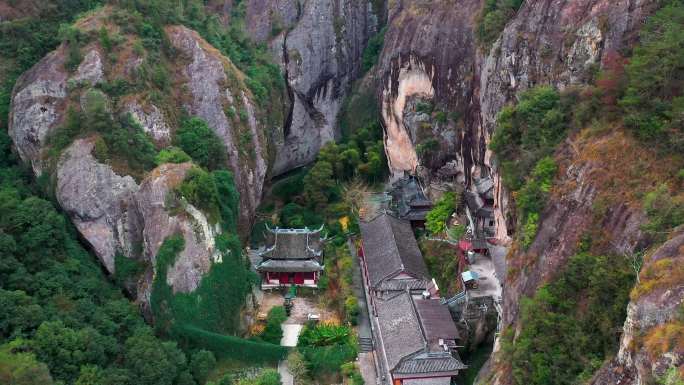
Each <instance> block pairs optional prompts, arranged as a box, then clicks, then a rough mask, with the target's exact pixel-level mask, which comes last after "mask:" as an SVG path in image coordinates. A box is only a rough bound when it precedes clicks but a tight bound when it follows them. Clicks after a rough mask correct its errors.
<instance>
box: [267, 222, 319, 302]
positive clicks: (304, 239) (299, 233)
mask: <svg viewBox="0 0 684 385" xmlns="http://www.w3.org/2000/svg"><path fill="white" fill-rule="evenodd" d="M322 230H323V226H321V228H320V229H317V230H310V229H308V228H303V229H281V228H278V227H276V228H275V229H271V228H267V236H266V248H265V249H264V250H263V251H261V252H260V253H259V256H260V257H261V262H260V263H259V264H258V265H257V267H256V268H257V272H259V274H260V275H261V288H262V289H275V288H279V287H283V286H293V285H296V286H304V287H313V288H316V287H318V281H319V279H320V277H321V273H322V272H323V268H324V265H323V243H324V242H325V237H323V236H322V234H321V231H322Z"/></svg>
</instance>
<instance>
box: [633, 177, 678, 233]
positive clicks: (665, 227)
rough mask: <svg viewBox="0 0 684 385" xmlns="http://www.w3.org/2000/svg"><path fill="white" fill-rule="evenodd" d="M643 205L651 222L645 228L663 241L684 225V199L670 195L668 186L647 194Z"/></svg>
mask: <svg viewBox="0 0 684 385" xmlns="http://www.w3.org/2000/svg"><path fill="white" fill-rule="evenodd" d="M643 204H644V209H645V211H646V215H647V216H648V220H649V221H648V224H646V225H645V226H644V227H643V228H644V230H646V231H647V232H648V233H650V234H651V235H652V236H655V237H657V238H661V239H662V238H664V235H666V234H667V233H668V232H669V231H670V230H671V229H673V228H675V227H677V226H679V225H681V224H682V223H684V198H683V197H681V196H674V197H673V196H672V195H670V191H669V188H668V187H667V185H666V184H661V185H660V186H658V187H657V188H656V189H655V190H653V191H651V192H649V193H648V194H646V196H644V202H643Z"/></svg>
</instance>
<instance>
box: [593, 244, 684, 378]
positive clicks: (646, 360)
mask: <svg viewBox="0 0 684 385" xmlns="http://www.w3.org/2000/svg"><path fill="white" fill-rule="evenodd" d="M682 263H684V232H683V231H679V232H678V233H676V234H675V235H674V236H673V237H672V238H671V239H670V240H669V241H667V242H666V243H665V244H663V245H662V246H661V247H659V248H658V249H657V250H655V251H654V252H653V253H652V254H651V255H650V256H647V257H646V260H645V264H644V266H643V269H642V274H641V282H640V283H638V284H637V286H636V288H635V290H634V291H633V293H632V301H631V302H630V304H629V306H628V307H627V319H626V320H625V326H624V333H623V335H622V339H621V340H620V351H619V352H618V355H617V357H615V358H614V359H613V360H611V361H610V362H608V363H607V364H606V365H604V367H603V368H602V369H601V370H600V371H599V372H598V373H597V374H596V375H595V376H594V378H593V380H592V382H591V383H592V384H595V385H603V384H616V385H637V384H648V383H652V381H653V380H654V379H657V378H663V377H665V376H666V375H667V371H668V370H669V369H670V368H677V367H681V365H682V364H684V349H683V348H682V346H681V345H682V341H681V334H680V333H681V330H682V329H683V328H684V323H683V321H682V314H681V311H682V303H684V284H682V283H681V281H680V282H677V280H679V279H681V275H682ZM654 279H656V280H660V282H657V283H656V282H653V280H654ZM672 283H674V284H672ZM651 284H653V285H654V286H655V287H651V288H649V289H646V288H645V287H647V286H649V285H651ZM680 371H681V369H680Z"/></svg>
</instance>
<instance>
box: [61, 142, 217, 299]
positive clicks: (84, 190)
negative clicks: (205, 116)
mask: <svg viewBox="0 0 684 385" xmlns="http://www.w3.org/2000/svg"><path fill="white" fill-rule="evenodd" d="M95 140H96V138H95V137H90V138H87V139H79V140H76V141H75V142H74V143H72V144H71V145H70V146H69V147H68V148H67V149H66V150H65V152H64V154H63V155H62V157H61V160H60V162H59V164H58V167H57V189H56V195H57V199H58V201H59V203H60V205H61V206H62V208H64V210H65V212H66V213H67V215H69V217H70V218H71V220H72V222H74V224H75V225H76V228H77V229H78V230H79V232H80V233H81V236H82V237H83V238H84V240H85V241H86V242H87V243H88V244H89V245H90V246H91V248H92V250H93V252H94V253H95V255H96V256H97V257H98V258H99V259H100V261H101V262H102V264H103V265H104V266H105V268H106V269H107V271H108V272H110V273H111V274H114V273H115V271H116V263H115V256H116V255H119V256H122V257H126V258H133V259H136V260H138V261H141V262H143V263H144V264H145V265H146V266H147V267H148V269H153V267H154V266H155V265H156V255H157V252H158V251H159V247H160V246H161V244H162V243H163V242H164V240H165V239H166V238H167V237H169V236H171V235H174V234H180V235H182V236H183V238H184V240H185V248H184V249H183V251H182V252H181V253H180V254H179V255H178V257H177V258H176V261H175V263H174V264H173V266H172V267H171V268H170V269H169V271H168V273H167V283H168V284H169V286H171V287H172V288H173V290H174V292H191V291H193V290H195V289H196V288H197V286H198V285H199V283H200V281H201V279H202V277H203V276H204V274H206V273H207V272H208V271H209V269H210V267H211V263H212V262H220V255H219V253H218V252H217V250H216V248H215V245H214V238H215V236H216V235H217V234H218V233H219V232H220V228H219V226H218V225H212V224H210V223H209V221H208V220H207V218H206V216H205V215H204V214H203V213H202V212H201V211H200V210H198V209H197V208H195V207H193V206H192V205H191V204H189V203H184V204H182V205H181V207H180V208H176V209H175V210H170V209H169V208H168V207H167V205H168V204H169V201H170V200H172V199H177V198H176V197H175V195H173V189H174V188H175V187H177V186H178V185H179V184H180V183H181V182H182V181H183V179H184V178H185V175H186V173H187V172H188V170H190V168H191V167H193V166H192V163H182V164H163V165H161V166H159V167H157V168H156V169H154V170H152V171H151V172H150V173H149V175H148V176H147V177H146V178H145V179H144V180H143V181H142V183H141V184H140V185H138V184H136V182H135V181H134V180H133V178H131V177H130V176H119V175H117V174H116V173H115V172H114V171H112V169H111V167H110V166H108V165H106V164H102V163H100V162H98V161H97V160H96V159H95V158H94V157H93V156H92V154H91V151H92V150H93V148H94V147H95ZM153 276H154V275H153V274H145V275H144V276H143V278H142V279H141V281H140V282H138V286H139V288H140V289H141V290H140V291H139V294H140V296H139V298H138V300H139V301H140V302H141V303H142V304H143V305H144V306H147V305H148V301H149V298H146V297H145V294H144V293H145V288H147V287H149V286H150V284H151V279H152V278H153Z"/></svg>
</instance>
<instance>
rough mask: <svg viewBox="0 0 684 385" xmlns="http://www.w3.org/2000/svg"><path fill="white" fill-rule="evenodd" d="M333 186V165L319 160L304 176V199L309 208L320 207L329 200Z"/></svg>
mask: <svg viewBox="0 0 684 385" xmlns="http://www.w3.org/2000/svg"><path fill="white" fill-rule="evenodd" d="M334 187H335V180H334V179H333V167H332V165H331V164H330V163H329V162H326V161H323V160H320V161H318V162H316V164H315V165H314V166H313V168H311V170H310V171H309V173H308V174H307V175H306V177H304V199H305V200H306V202H307V205H308V206H309V207H311V208H315V209H321V208H323V207H324V206H325V205H326V204H327V203H328V201H329V199H330V196H331V195H332V189H333V188H334Z"/></svg>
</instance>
